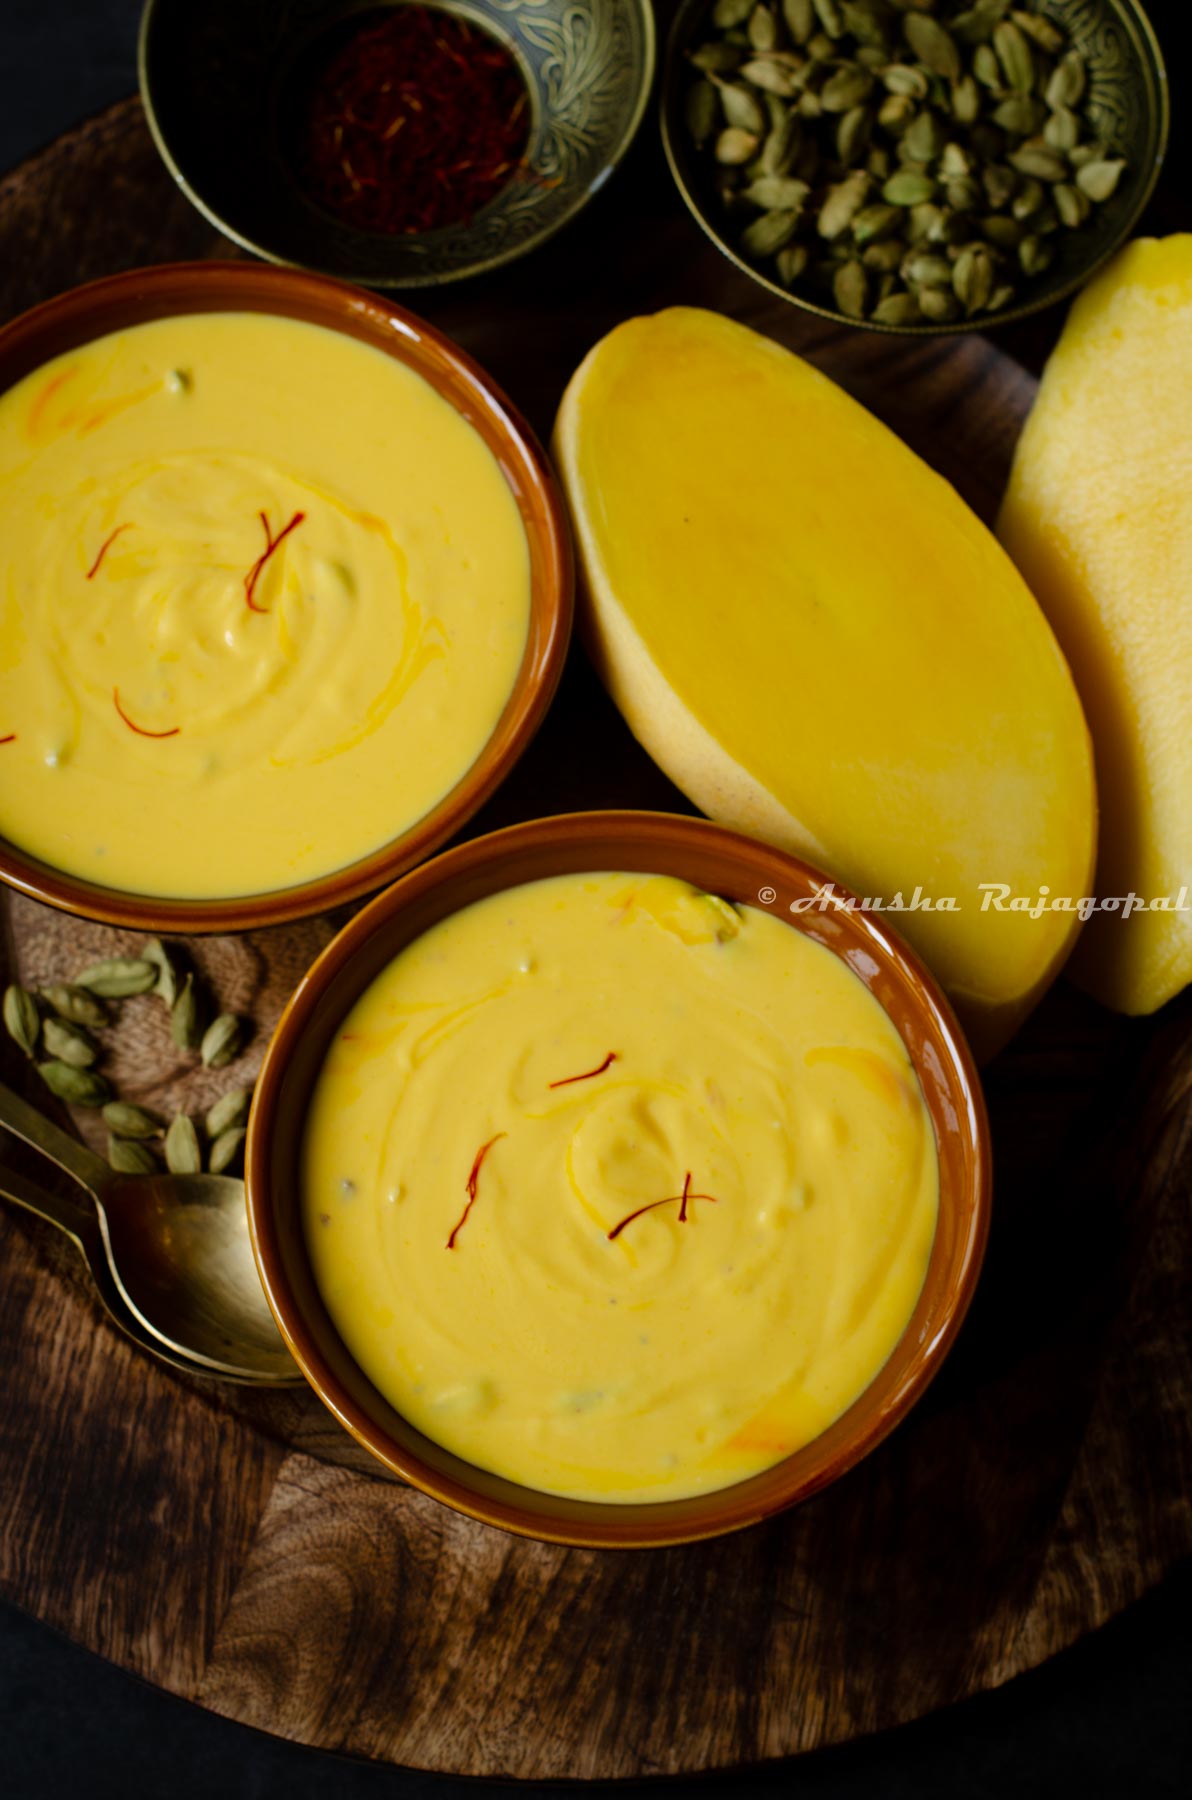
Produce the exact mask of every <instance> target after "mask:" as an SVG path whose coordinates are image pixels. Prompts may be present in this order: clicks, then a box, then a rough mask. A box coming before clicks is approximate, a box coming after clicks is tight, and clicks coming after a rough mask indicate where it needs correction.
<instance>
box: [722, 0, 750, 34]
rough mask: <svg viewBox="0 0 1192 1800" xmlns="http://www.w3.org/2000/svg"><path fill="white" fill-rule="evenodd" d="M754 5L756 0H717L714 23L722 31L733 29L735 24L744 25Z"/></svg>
mask: <svg viewBox="0 0 1192 1800" xmlns="http://www.w3.org/2000/svg"><path fill="white" fill-rule="evenodd" d="M753 5H754V0H716V4H715V6H714V7H713V8H712V23H713V25H715V26H717V28H718V29H719V30H721V31H731V30H732V29H733V27H734V25H744V23H745V21H746V19H747V18H748V17H749V15H750V13H751V12H752V11H753Z"/></svg>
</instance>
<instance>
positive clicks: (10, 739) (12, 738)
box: [0, 731, 17, 744]
mask: <svg viewBox="0 0 1192 1800" xmlns="http://www.w3.org/2000/svg"><path fill="white" fill-rule="evenodd" d="M16 741H17V734H16V732H15V731H10V732H9V734H8V736H7V737H2V738H0V744H15V743H16Z"/></svg>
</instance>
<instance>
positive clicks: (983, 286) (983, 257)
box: [952, 245, 994, 319]
mask: <svg viewBox="0 0 1192 1800" xmlns="http://www.w3.org/2000/svg"><path fill="white" fill-rule="evenodd" d="M993 273H994V266H993V258H992V256H991V255H990V254H989V251H988V250H986V249H984V248H983V247H980V246H976V245H971V246H969V248H967V249H965V250H962V251H961V252H960V255H959V256H958V257H957V258H956V262H955V264H954V265H953V268H952V289H953V292H954V293H955V295H956V298H957V299H958V300H959V301H960V304H961V305H962V306H963V308H964V310H965V313H966V314H967V316H968V317H969V318H970V319H971V318H972V316H973V314H974V313H978V312H980V311H981V310H982V308H983V307H984V305H985V303H986V301H987V300H988V299H989V296H990V294H992V292H993Z"/></svg>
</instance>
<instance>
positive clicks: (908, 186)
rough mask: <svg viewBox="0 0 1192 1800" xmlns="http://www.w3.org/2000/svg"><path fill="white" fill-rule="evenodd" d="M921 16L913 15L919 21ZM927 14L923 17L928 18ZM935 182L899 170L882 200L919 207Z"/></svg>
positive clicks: (929, 194) (925, 177)
mask: <svg viewBox="0 0 1192 1800" xmlns="http://www.w3.org/2000/svg"><path fill="white" fill-rule="evenodd" d="M919 16H920V15H919V14H918V13H912V14H911V17H912V18H915V19H917V18H918V17H919ZM926 16H927V15H926V14H924V15H923V17H924V18H926ZM935 185H936V184H935V182H934V181H933V180H932V178H931V176H930V175H927V174H924V173H923V172H921V171H920V170H918V169H899V171H898V173H897V175H891V177H890V179H889V181H887V183H886V185H885V186H884V187H883V189H882V199H883V200H885V201H887V202H888V203H889V204H890V205H891V206H917V205H918V204H919V202H920V201H921V200H930V199H931V197H932V195H933V194H934V193H935Z"/></svg>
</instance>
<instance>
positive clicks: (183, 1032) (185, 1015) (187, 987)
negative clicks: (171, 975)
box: [170, 975, 203, 1050]
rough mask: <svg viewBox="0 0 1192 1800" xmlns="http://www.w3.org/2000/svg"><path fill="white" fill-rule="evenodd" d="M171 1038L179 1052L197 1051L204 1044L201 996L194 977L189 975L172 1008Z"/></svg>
mask: <svg viewBox="0 0 1192 1800" xmlns="http://www.w3.org/2000/svg"><path fill="white" fill-rule="evenodd" d="M170 1036H171V1037H172V1038H173V1040H174V1042H175V1044H177V1046H178V1048H179V1050H197V1049H198V1047H199V1045H200V1043H201V1042H202V1037H203V1033H202V1029H201V1026H200V1021H199V996H198V993H197V992H196V990H195V978H194V976H193V975H187V977H186V979H185V980H184V981H183V983H182V986H181V987H180V988H179V990H178V998H177V999H176V1000H175V1002H174V1004H173V1006H172V1007H171V1008H170Z"/></svg>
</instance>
